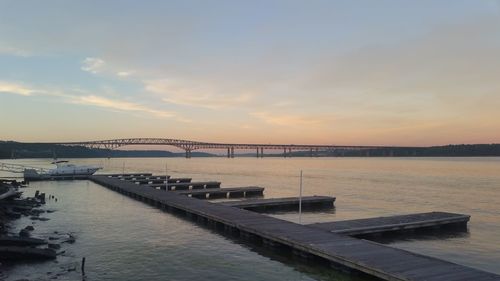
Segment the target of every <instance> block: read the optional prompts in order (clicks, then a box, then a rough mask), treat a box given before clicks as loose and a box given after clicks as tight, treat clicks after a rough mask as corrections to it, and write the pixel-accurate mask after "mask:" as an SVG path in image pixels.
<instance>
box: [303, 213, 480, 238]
mask: <svg viewBox="0 0 500 281" xmlns="http://www.w3.org/2000/svg"><path fill="white" fill-rule="evenodd" d="M469 219H470V216H468V215H462V214H454V213H445V212H430V213H420V214H411V215H399V216H389V217H377V218H368V219H357V220H346V221H336V222H325V223H313V224H309V226H311V227H316V228H321V229H324V230H327V231H330V232H333V233H338V234H344V235H350V236H359V235H367V234H370V235H372V234H381V233H397V232H404V231H408V230H412V231H413V230H417V229H428V228H438V227H465V226H466V225H467V222H468V221H469Z"/></svg>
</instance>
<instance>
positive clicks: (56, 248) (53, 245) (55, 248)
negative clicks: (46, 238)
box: [48, 243, 61, 250]
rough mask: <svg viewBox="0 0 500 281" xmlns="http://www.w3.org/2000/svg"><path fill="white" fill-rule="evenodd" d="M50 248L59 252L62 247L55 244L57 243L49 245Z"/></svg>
mask: <svg viewBox="0 0 500 281" xmlns="http://www.w3.org/2000/svg"><path fill="white" fill-rule="evenodd" d="M48 247H49V248H50V249H54V250H58V249H60V248H61V245H59V244H55V243H49V245H48Z"/></svg>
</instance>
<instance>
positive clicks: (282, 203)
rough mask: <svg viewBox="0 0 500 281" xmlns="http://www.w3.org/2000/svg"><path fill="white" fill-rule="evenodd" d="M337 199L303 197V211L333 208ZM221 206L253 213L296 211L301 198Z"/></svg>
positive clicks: (245, 201)
mask: <svg viewBox="0 0 500 281" xmlns="http://www.w3.org/2000/svg"><path fill="white" fill-rule="evenodd" d="M334 202H335V197H328V196H306V197H302V210H304V211H305V210H318V209H323V208H333V203H334ZM220 204H222V205H225V206H230V207H236V208H240V209H245V210H251V211H272V210H292V209H293V210H295V211H297V210H298V208H299V197H286V198H271V199H248V200H241V201H230V202H221V203H220Z"/></svg>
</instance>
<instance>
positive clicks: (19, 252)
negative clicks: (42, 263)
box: [0, 246, 56, 260]
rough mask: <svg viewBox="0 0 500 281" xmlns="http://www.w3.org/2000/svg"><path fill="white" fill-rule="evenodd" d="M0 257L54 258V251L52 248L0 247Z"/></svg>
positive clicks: (20, 258)
mask: <svg viewBox="0 0 500 281" xmlns="http://www.w3.org/2000/svg"><path fill="white" fill-rule="evenodd" d="M0 257H1V258H2V259H4V260H28V259H55V258H56V252H55V251H54V250H52V249H38V248H28V247H15V246H9V247H0Z"/></svg>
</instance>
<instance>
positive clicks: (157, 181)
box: [128, 178, 191, 184]
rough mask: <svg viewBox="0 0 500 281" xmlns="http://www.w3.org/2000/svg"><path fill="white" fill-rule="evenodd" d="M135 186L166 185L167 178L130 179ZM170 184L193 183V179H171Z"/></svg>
mask: <svg viewBox="0 0 500 281" xmlns="http://www.w3.org/2000/svg"><path fill="white" fill-rule="evenodd" d="M128 181H131V182H133V183H135V184H162V183H163V184H165V178H163V179H130V180H128ZM167 181H168V183H186V182H191V178H169V179H167Z"/></svg>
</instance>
